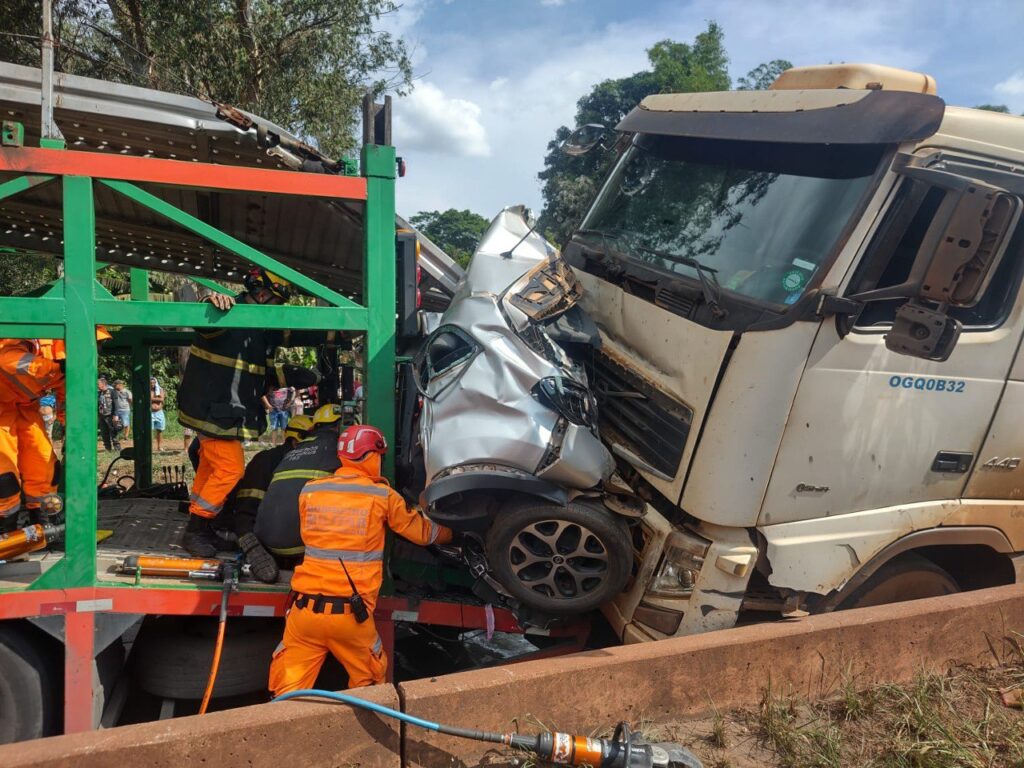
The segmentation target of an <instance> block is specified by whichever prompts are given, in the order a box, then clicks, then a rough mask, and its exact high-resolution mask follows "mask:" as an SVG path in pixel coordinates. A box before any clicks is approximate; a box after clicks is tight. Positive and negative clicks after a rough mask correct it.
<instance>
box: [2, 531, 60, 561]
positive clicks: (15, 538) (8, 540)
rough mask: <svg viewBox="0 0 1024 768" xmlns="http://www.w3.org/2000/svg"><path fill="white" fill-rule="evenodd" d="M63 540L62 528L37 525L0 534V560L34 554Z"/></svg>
mask: <svg viewBox="0 0 1024 768" xmlns="http://www.w3.org/2000/svg"><path fill="white" fill-rule="evenodd" d="M62 538H64V526H63V525H53V524H50V523H37V524H36V525H29V526H26V527H24V528H19V529H18V530H16V531H11V532H10V533H3V534H0V560H11V559H13V558H15V557H20V556H21V555H27V554H28V553H29V552H36V551H37V550H40V549H43V548H45V547H46V546H48V545H50V544H53V543H54V542H57V541H60V540H61V539H62Z"/></svg>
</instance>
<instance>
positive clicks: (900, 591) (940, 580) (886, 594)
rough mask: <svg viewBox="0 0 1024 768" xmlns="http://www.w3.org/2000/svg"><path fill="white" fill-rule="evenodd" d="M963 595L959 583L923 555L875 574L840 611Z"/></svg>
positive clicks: (892, 563) (910, 556)
mask: <svg viewBox="0 0 1024 768" xmlns="http://www.w3.org/2000/svg"><path fill="white" fill-rule="evenodd" d="M959 591H960V585H959V584H957V582H956V579H954V578H953V577H952V576H950V575H949V572H948V571H946V570H945V569H944V568H941V567H939V566H938V565H936V564H935V563H933V562H932V561H931V560H929V559H928V558H926V557H923V556H922V555H917V554H914V553H912V552H911V553H909V554H906V555H903V556H902V557H899V558H897V559H896V560H893V561H890V562H888V563H886V564H885V565H883V566H882V567H881V568H879V569H878V570H877V571H875V572H874V573H873V574H872V575H871V576H870V578H868V580H867V581H865V582H864V583H863V584H861V585H860V586H859V587H857V589H855V590H854V591H853V592H852V593H851V594H850V595H849V596H848V597H846V598H844V599H843V601H842V602H841V603H839V607H838V610H840V611H844V610H848V609H851V608H867V607H869V606H872V605H886V604H888V603H900V602H904V601H906V600H920V599H922V598H925V597H939V596H941V595H951V594H954V593H956V592H959Z"/></svg>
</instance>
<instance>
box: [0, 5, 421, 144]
mask: <svg viewBox="0 0 1024 768" xmlns="http://www.w3.org/2000/svg"><path fill="white" fill-rule="evenodd" d="M54 6H55V9H54V37H55V42H56V46H57V48H56V52H57V55H56V67H57V69H58V70H60V71H64V72H70V73H72V74H80V75H88V76H90V77H99V78H103V79H107V80H114V81H117V82H122V83H129V84H132V85H141V86H146V87H150V88H157V89H160V90H167V91H174V92H184V93H188V94H191V95H195V96H198V97H200V98H203V99H207V100H213V101H218V102H222V103H227V104H231V105H234V106H237V107H241V108H243V109H246V110H248V111H250V112H253V113H255V114H257V115H260V116H261V117H265V118H267V119H269V120H272V121H274V122H275V123H277V124H279V125H282V126H284V127H285V128H288V129H289V130H291V131H292V132H294V133H296V134H297V135H299V136H301V137H302V138H303V139H305V140H306V141H308V142H310V143H312V144H318V146H319V148H320V149H321V150H322V151H323V152H325V153H326V154H329V155H334V156H338V155H340V154H342V153H343V152H345V151H346V150H349V149H351V148H352V147H353V146H354V144H355V139H354V135H353V127H354V125H355V121H356V119H357V110H358V106H359V103H360V101H361V99H362V95H363V93H364V92H365V91H366V90H367V89H370V90H373V91H375V92H380V91H383V90H385V89H388V88H394V89H396V90H397V91H398V92H399V93H401V92H404V90H405V89H407V88H408V87H410V84H411V76H412V67H411V64H410V62H409V57H408V54H407V51H406V48H405V45H404V43H403V42H402V41H401V40H399V39H396V38H394V37H393V36H392V35H390V34H389V33H386V32H381V31H379V30H378V29H377V22H378V21H379V20H380V18H381V17H382V16H384V15H385V14H388V13H392V12H394V11H395V10H396V9H397V7H398V5H397V3H396V2H395V0H55V3H54ZM40 18H41V16H40V3H39V2H38V0H5V2H3V3H0V30H4V31H5V32H6V34H5V35H4V47H5V51H4V58H5V59H8V60H10V61H13V62H15V63H17V64H25V65H29V66H39V34H40V25H41V21H40ZM0 34H3V33H0Z"/></svg>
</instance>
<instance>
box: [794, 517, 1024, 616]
mask: <svg viewBox="0 0 1024 768" xmlns="http://www.w3.org/2000/svg"><path fill="white" fill-rule="evenodd" d="M969 545H981V546H985V547H988V548H990V549H992V550H994V551H996V552H999V553H1002V554H1010V553H1012V552H1013V547H1012V546H1011V544H1010V541H1009V540H1008V539H1007V538H1006V536H1005V534H1003V532H1002V531H1000V530H999V529H998V528H989V527H985V526H949V527H943V528H929V529H927V530H923V531H914V532H913V533H909V534H907V535H906V536H903V537H902V538H899V539H897V540H896V541H894V542H892V543H891V544H889V545H888V546H887V547H885V548H884V549H883V550H882V551H881V552H879V553H878V554H876V555H875V556H874V557H872V558H871V559H870V560H868V562H867V563H865V564H864V566H863V567H862V568H861V569H860V570H859V571H857V573H855V574H854V575H853V576H851V577H850V580H849V581H847V582H846V583H845V584H844V585H843V586H842V587H840V588H839V589H837V590H835V591H833V592H832V593H831V594H829V595H825V596H824V597H823V598H821V599H820V600H818V601H815V602H814V603H813V604H812V605H810V606H808V607H809V608H810V609H811V612H812V613H830V612H832V611H834V610H835V609H836V606H838V605H839V604H840V603H842V602H843V600H844V599H845V598H846V597H847V595H849V594H851V593H852V592H854V591H855V590H856V589H857V588H858V587H860V585H861V584H863V583H864V582H865V581H867V580H868V579H870V578H871V577H872V576H873V575H874V574H875V572H876V571H878V569H879V568H881V567H882V566H883V565H885V564H886V563H888V562H889V561H890V560H892V559H894V558H896V557H898V556H899V555H902V554H904V553H906V552H910V551H912V550H915V549H922V548H923V547H934V546H969Z"/></svg>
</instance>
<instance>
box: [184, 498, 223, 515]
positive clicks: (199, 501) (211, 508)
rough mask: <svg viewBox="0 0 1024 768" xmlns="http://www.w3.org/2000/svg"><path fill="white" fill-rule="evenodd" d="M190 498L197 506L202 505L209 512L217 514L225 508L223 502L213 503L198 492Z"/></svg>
mask: <svg viewBox="0 0 1024 768" xmlns="http://www.w3.org/2000/svg"><path fill="white" fill-rule="evenodd" d="M188 500H189V501H191V502H192V503H193V504H195V505H196V506H197V507H202V508H203V509H205V510H206V511H207V512H213V513H214V514H217V513H218V512H220V511H221V510H222V509H223V508H224V505H223V504H211V503H210V502H208V501H207V500H206V499H204V498H203V497H202V496H200V495H199V494H198V493H193V494H192V495H191V496H189V497H188Z"/></svg>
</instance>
